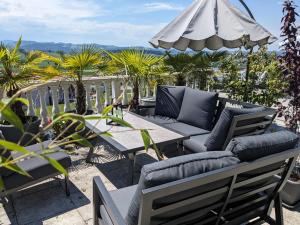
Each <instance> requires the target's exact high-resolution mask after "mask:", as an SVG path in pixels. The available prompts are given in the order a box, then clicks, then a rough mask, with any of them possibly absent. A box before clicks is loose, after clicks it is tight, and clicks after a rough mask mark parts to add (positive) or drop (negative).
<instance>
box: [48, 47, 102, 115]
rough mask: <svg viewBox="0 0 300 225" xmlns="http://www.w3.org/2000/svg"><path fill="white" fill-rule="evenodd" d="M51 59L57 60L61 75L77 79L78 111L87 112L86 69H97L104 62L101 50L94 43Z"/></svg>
mask: <svg viewBox="0 0 300 225" xmlns="http://www.w3.org/2000/svg"><path fill="white" fill-rule="evenodd" d="M49 60H51V61H53V62H55V63H56V64H57V66H58V70H59V71H60V72H61V76H63V77H67V78H71V79H73V80H74V81H75V84H76V88H77V96H76V113H77V114H80V115H83V114H86V113H87V112H86V111H87V110H86V104H85V102H86V92H85V88H84V83H83V78H84V74H85V71H86V70H91V69H93V70H97V69H98V66H101V65H102V64H103V62H104V61H103V59H102V57H101V55H100V52H99V51H98V50H97V49H96V47H95V46H94V45H83V46H82V47H81V48H80V49H77V50H74V51H73V52H72V53H71V54H70V55H60V57H59V58H56V57H51V58H49Z"/></svg>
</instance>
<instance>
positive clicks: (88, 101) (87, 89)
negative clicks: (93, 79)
mask: <svg viewBox="0 0 300 225" xmlns="http://www.w3.org/2000/svg"><path fill="white" fill-rule="evenodd" d="M84 88H85V92H86V109H87V110H92V109H93V108H92V102H91V85H90V84H85V86H84Z"/></svg>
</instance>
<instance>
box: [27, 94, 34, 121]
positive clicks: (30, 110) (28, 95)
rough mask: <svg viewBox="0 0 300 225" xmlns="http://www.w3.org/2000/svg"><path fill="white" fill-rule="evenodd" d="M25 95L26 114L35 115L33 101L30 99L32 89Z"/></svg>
mask: <svg viewBox="0 0 300 225" xmlns="http://www.w3.org/2000/svg"><path fill="white" fill-rule="evenodd" d="M26 97H27V100H28V103H29V105H28V107H27V116H35V111H34V107H33V101H32V91H28V92H27V93H26Z"/></svg>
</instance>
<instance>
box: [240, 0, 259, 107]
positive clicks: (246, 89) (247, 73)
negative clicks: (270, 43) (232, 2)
mask: <svg viewBox="0 0 300 225" xmlns="http://www.w3.org/2000/svg"><path fill="white" fill-rule="evenodd" d="M239 1H240V3H241V4H242V5H243V6H244V8H245V9H246V11H247V12H248V14H249V16H250V17H251V18H252V19H253V20H255V18H254V16H253V14H252V12H251V10H250V9H249V7H248V6H247V4H246V3H245V2H244V0H239ZM252 53H253V48H251V49H250V51H249V53H248V55H247V67H246V76H245V81H246V85H245V93H244V96H243V101H245V102H247V101H248V82H249V73H250V58H249V55H251V54H252Z"/></svg>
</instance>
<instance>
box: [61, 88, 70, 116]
mask: <svg viewBox="0 0 300 225" xmlns="http://www.w3.org/2000/svg"><path fill="white" fill-rule="evenodd" d="M69 87H70V85H69V84H63V85H62V89H63V92H64V112H70V111H71V106H70V98H69Z"/></svg>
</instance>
